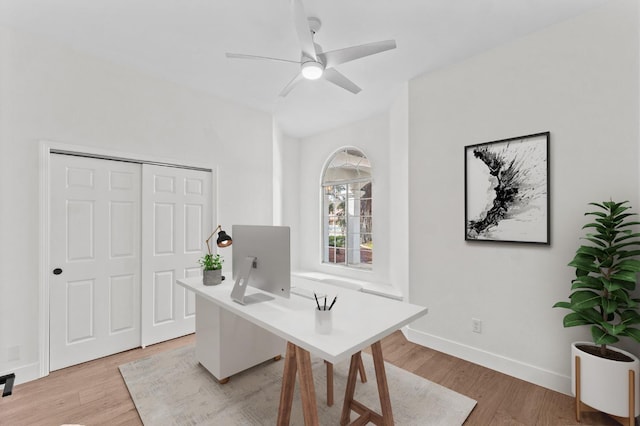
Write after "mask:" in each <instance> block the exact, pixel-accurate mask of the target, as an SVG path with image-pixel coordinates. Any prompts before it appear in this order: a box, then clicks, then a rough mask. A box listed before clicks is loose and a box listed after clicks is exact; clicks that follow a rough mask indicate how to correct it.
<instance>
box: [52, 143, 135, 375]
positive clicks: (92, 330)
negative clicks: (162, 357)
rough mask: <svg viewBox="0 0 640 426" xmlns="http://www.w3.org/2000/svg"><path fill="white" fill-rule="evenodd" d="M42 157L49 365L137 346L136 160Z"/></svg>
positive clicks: (57, 364)
mask: <svg viewBox="0 0 640 426" xmlns="http://www.w3.org/2000/svg"><path fill="white" fill-rule="evenodd" d="M50 160H51V161H50V188H51V192H50V194H51V195H50V197H51V198H50V216H49V221H50V224H49V225H50V230H51V232H50V244H49V246H50V265H49V266H50V269H51V271H50V275H49V341H50V348H49V350H50V352H49V360H50V370H51V371H53V370H58V369H60V368H64V367H68V366H70V365H74V364H79V363H82V362H85V361H89V360H92V359H96V358H100V357H103V356H106V355H110V354H113V353H116V352H121V351H124V350H127V349H131V348H135V347H138V346H140V343H141V339H140V200H141V166H140V165H139V164H131V163H124V162H119V161H109V160H102V159H95V158H86V157H77V156H70V155H60V154H51V157H50Z"/></svg>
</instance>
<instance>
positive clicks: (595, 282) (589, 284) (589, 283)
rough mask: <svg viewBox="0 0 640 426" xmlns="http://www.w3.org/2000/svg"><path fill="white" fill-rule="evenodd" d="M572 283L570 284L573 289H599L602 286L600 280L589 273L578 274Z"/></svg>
mask: <svg viewBox="0 0 640 426" xmlns="http://www.w3.org/2000/svg"><path fill="white" fill-rule="evenodd" d="M572 283H573V285H572V286H571V290H575V289H577V288H592V289H595V290H601V289H602V288H603V283H602V280H601V279H600V278H596V277H593V276H591V275H582V276H579V277H577V278H576V279H575V280H573V281H572Z"/></svg>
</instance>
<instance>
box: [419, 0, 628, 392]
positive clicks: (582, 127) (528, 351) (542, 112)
mask: <svg viewBox="0 0 640 426" xmlns="http://www.w3.org/2000/svg"><path fill="white" fill-rule="evenodd" d="M637 8H638V5H637V2H636V1H635V0H621V1H616V2H609V3H608V4H607V5H606V6H604V7H602V8H599V9H595V10H593V11H591V12H588V13H587V14H586V15H583V16H580V17H577V18H575V19H573V20H571V21H567V22H564V23H561V24H558V25H555V26H552V27H549V28H547V29H545V30H543V31H540V32H538V33H535V34H532V35H530V36H527V37H525V38H522V39H520V40H517V41H515V42H513V43H510V44H509V45H505V46H502V47H500V48H497V49H494V50H492V51H489V52H486V53H483V54H480V55H478V56H476V57H474V58H471V59H469V60H467V61H464V62H462V63H459V64H457V65H454V66H451V67H449V68H446V69H442V70H440V71H438V72H434V73H431V74H427V75H424V76H421V77H419V78H416V79H415V80H413V81H411V82H410V85H409V137H410V142H409V168H410V170H409V188H410V200H409V206H410V219H409V223H410V283H411V285H410V293H411V302H413V303H418V304H422V305H425V306H427V307H428V308H429V314H428V315H427V316H426V317H424V318H422V319H421V320H419V321H417V322H416V323H414V325H413V327H412V330H411V333H410V336H411V338H412V339H413V340H415V341H417V342H419V343H423V344H425V345H428V346H431V347H434V348H436V349H441V350H444V351H445V352H448V353H452V354H454V355H458V356H461V357H463V358H467V359H470V360H472V361H474V362H478V363H480V364H484V365H487V366H489V367H492V368H495V369H498V370H501V371H505V372H507V373H509V374H512V375H515V376H517V377H521V378H524V379H526V380H529V381H532V382H534V383H539V384H542V385H544V386H547V387H551V388H555V389H558V390H561V391H564V392H568V391H569V383H568V376H569V374H570V364H569V343H570V342H571V341H573V340H577V339H578V338H586V339H588V338H589V333H588V330H586V329H585V330H581V329H575V328H574V329H563V328H562V317H563V316H564V315H565V314H566V313H567V312H563V311H561V310H559V309H552V308H551V307H552V305H553V304H554V303H555V302H556V301H558V300H565V299H567V297H568V293H569V289H570V280H571V278H572V274H573V272H572V270H571V269H570V268H569V267H567V266H566V264H567V263H568V262H569V261H570V260H571V259H572V257H573V254H574V252H575V249H576V248H577V246H578V244H579V240H578V238H579V236H581V235H583V234H582V231H581V230H580V228H581V226H582V224H584V223H585V222H584V220H585V219H584V217H583V212H584V211H585V210H586V208H587V203H588V202H590V201H603V200H608V199H609V198H610V197H611V198H613V199H615V200H624V199H628V200H630V201H631V204H632V205H633V206H634V207H635V210H636V211H640V198H639V185H638V114H639V109H638V72H639V67H638V57H639V54H638V52H639V47H638V10H637ZM542 131H550V132H551V148H550V164H551V175H550V179H551V180H550V182H551V239H552V240H551V241H552V243H551V246H549V247H547V246H544V247H541V246H531V245H513V244H498V243H467V242H465V241H464V162H463V150H464V149H463V147H464V146H465V145H471V144H476V143H482V142H488V141H492V140H498V139H503V138H508V137H515V136H519V135H527V134H531V133H535V132H542ZM471 318H478V319H481V320H482V321H483V330H482V334H475V333H472V332H471ZM630 346H631V347H630V349H631V350H632V352H635V353H636V354H640V350H639V348H638V345H637V344H633V345H630Z"/></svg>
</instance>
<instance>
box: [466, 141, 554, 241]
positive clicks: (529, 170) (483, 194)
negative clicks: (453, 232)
mask: <svg viewBox="0 0 640 426" xmlns="http://www.w3.org/2000/svg"><path fill="white" fill-rule="evenodd" d="M464 175H465V185H464V191H465V197H464V198H465V214H464V222H465V224H464V226H465V230H464V238H465V240H467V241H501V242H512V243H533V244H550V228H549V132H544V133H536V134H533V135H527V136H520V137H516V138H510V139H503V140H498V141H493V142H486V143H481V144H477V145H469V146H465V147H464Z"/></svg>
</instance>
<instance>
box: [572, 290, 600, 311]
mask: <svg viewBox="0 0 640 426" xmlns="http://www.w3.org/2000/svg"><path fill="white" fill-rule="evenodd" d="M600 301H601V297H600V295H598V294H596V293H594V292H593V291H588V290H585V291H576V292H575V293H573V294H572V295H571V305H572V308H571V309H575V310H581V309H589V308H593V307H594V306H597V305H599V304H600Z"/></svg>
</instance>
